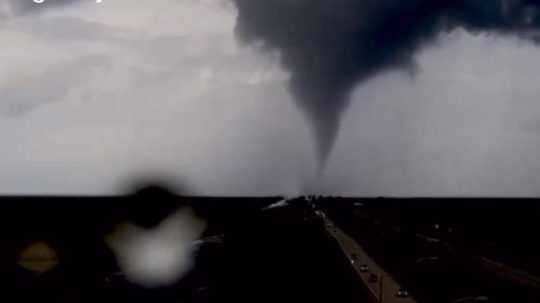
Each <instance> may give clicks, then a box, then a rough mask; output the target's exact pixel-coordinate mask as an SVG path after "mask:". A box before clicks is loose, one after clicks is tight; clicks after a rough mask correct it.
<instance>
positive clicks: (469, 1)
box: [233, 0, 540, 162]
mask: <svg viewBox="0 0 540 303" xmlns="http://www.w3.org/2000/svg"><path fill="white" fill-rule="evenodd" d="M233 1H234V2H235V3H236V6H237V8H238V11H239V16H238V21H237V22H238V23H237V34H238V36H239V37H240V38H241V40H242V41H245V42H259V41H262V42H263V43H264V45H265V47H268V48H271V49H278V50H279V51H280V52H281V55H282V62H283V65H284V66H286V68H288V69H289V70H290V71H291V73H292V78H291V82H290V88H291V91H292V93H293V95H294V96H295V98H296V101H297V103H298V105H299V106H300V108H301V109H302V110H303V111H304V112H305V113H306V115H307V117H308V119H309V120H310V121H311V123H312V125H313V128H314V131H315V133H316V137H317V144H318V148H319V155H320V159H321V161H323V162H324V160H325V159H326V157H327V156H328V154H329V152H330V150H331V148H332V145H333V143H334V140H335V138H336V135H337V130H338V128H339V124H340V118H341V115H342V113H343V111H344V109H345V108H346V107H347V103H348V99H349V94H350V92H351V90H352V89H353V87H354V86H355V85H357V84H358V83H361V81H362V80H365V79H367V78H370V77H372V76H374V75H375V74H376V73H379V72H381V71H384V70H387V69H405V70H409V71H414V66H415V62H414V55H415V53H416V51H417V50H419V49H420V48H421V47H422V46H424V45H426V44H428V43H430V42H432V41H434V39H435V38H436V37H437V35H438V34H439V33H441V32H444V31H449V30H452V29H455V28H457V27H461V28H464V29H466V30H467V31H470V32H473V33H476V32H490V33H495V34H504V35H506V34H509V35H516V36H519V37H523V38H527V39H530V40H536V39H537V38H538V36H537V35H536V30H538V28H539V27H540V14H539V12H540V11H539V8H540V1H538V0H261V1H256V0H233Z"/></svg>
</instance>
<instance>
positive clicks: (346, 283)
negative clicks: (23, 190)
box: [0, 190, 540, 303]
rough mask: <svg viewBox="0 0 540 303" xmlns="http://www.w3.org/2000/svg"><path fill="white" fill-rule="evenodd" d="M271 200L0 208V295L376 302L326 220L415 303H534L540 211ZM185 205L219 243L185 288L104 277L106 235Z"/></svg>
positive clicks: (537, 206)
mask: <svg viewBox="0 0 540 303" xmlns="http://www.w3.org/2000/svg"><path fill="white" fill-rule="evenodd" d="M279 200H280V199H279V198H265V199H254V198H180V197H175V196H171V195H169V194H168V193H166V192H162V191H159V190H151V191H146V192H145V191H143V192H140V193H138V194H136V195H133V196H128V197H114V198H112V197H110V198H73V197H72V198H69V197H66V198H50V197H49V198H38V197H31V198H0V233H1V237H0V247H1V250H0V283H1V285H2V287H1V289H2V290H3V294H4V295H5V296H6V299H5V300H8V299H7V298H8V297H7V296H9V295H12V296H14V297H13V299H10V300H16V301H17V302H36V301H39V302H92V303H94V302H104V301H105V302H130V303H133V302H145V303H146V302H156V303H160V302H223V301H233V302H360V303H363V302H372V301H371V299H372V297H370V296H369V295H368V294H367V293H366V290H365V288H364V286H363V284H362V283H361V282H360V279H359V278H358V277H357V276H356V273H355V272H354V271H353V269H352V267H351V266H350V261H349V260H348V259H347V257H349V256H346V255H344V253H343V252H342V251H341V250H340V248H339V246H338V244H337V243H336V242H335V239H333V238H332V237H331V236H329V234H328V232H327V231H326V230H325V226H324V224H323V221H322V220H321V218H320V217H318V216H317V214H316V212H315V210H322V211H323V212H324V213H325V214H327V215H328V216H329V217H330V218H331V219H332V221H334V222H335V223H336V224H337V225H338V226H339V227H340V228H341V229H342V230H343V231H345V232H346V233H347V234H349V235H350V236H352V237H353V238H354V239H355V240H356V241H357V242H358V243H359V244H360V245H361V246H362V247H363V248H364V249H365V250H366V251H367V252H368V254H369V255H370V256H371V258H372V259H374V260H375V261H376V262H377V263H379V264H380V265H381V266H383V267H384V269H385V270H386V271H387V272H388V273H390V274H391V275H392V276H393V278H394V279H395V280H397V282H399V284H400V285H403V286H405V287H406V288H407V289H408V290H409V291H410V292H411V294H412V295H413V297H414V298H415V299H416V301H417V302H425V303H451V302H461V303H467V302H511V303H513V302H516V303H519V302H525V303H528V302H540V291H539V289H540V279H539V278H537V277H539V276H540V257H539V256H540V241H539V240H538V237H537V231H539V230H540V201H537V200H493V199H490V200H463V199H461V200H455V199H454V200H447V199H446V200H445V199H429V200H424V199H420V200H419V199H416V200H414V199H338V198H320V199H304V198H300V199H295V200H293V201H290V202H289V203H288V205H287V206H285V207H281V208H273V209H270V210H266V211H262V209H263V208H264V207H265V206H267V205H270V204H272V203H275V202H277V201H279ZM185 205H189V206H191V207H192V208H194V209H195V211H196V213H197V214H198V215H199V216H200V217H202V218H204V219H205V220H206V221H207V222H208V229H207V230H206V232H205V235H204V237H212V236H218V238H219V239H220V241H217V242H210V243H206V244H203V245H202V246H201V248H200V250H199V251H198V253H197V256H196V262H195V263H196V266H195V268H194V269H193V270H192V271H191V272H190V273H189V274H188V275H187V276H186V277H185V278H184V279H182V280H181V281H179V282H178V283H176V284H175V285H173V286H171V287H166V288H157V289H145V288H142V287H139V286H135V285H133V284H130V283H129V282H127V281H126V280H125V279H123V278H122V276H115V275H112V274H114V273H117V272H118V271H119V269H118V266H117V264H116V261H115V258H114V256H113V254H112V252H111V251H110V250H109V249H108V248H107V246H106V245H105V242H104V241H103V239H104V235H105V234H107V233H109V232H110V231H111V230H112V228H113V227H114V226H115V225H116V224H118V223H120V222H123V221H129V222H132V223H135V224H137V225H139V226H143V227H152V226H155V225H156V224H157V223H158V222H160V220H162V219H163V218H164V217H166V216H167V215H168V214H170V213H172V212H174V211H175V210H176V209H178V207H181V206H185ZM37 241H43V242H46V243H48V244H49V245H50V246H51V247H53V248H54V249H55V250H56V251H57V253H58V255H59V256H58V259H59V262H60V263H59V265H58V266H57V267H56V268H55V269H54V270H52V271H50V272H47V273H45V274H43V275H36V274H32V273H30V272H28V271H26V270H24V269H22V268H20V267H18V266H17V265H16V260H17V256H18V254H19V253H20V251H21V249H22V248H23V247H25V246H27V245H28V244H30V243H33V242H37ZM111 277H112V278H111ZM464 298H470V299H469V300H465V299H464ZM474 298H476V301H474Z"/></svg>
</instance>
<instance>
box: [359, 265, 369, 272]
mask: <svg viewBox="0 0 540 303" xmlns="http://www.w3.org/2000/svg"><path fill="white" fill-rule="evenodd" d="M359 269H360V271H361V272H367V271H368V270H369V267H368V266H367V264H362V265H360V268H359Z"/></svg>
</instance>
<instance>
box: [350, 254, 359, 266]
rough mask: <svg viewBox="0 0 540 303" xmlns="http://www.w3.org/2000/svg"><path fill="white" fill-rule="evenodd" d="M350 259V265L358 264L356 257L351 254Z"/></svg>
mask: <svg viewBox="0 0 540 303" xmlns="http://www.w3.org/2000/svg"><path fill="white" fill-rule="evenodd" d="M350 259H351V263H353V264H354V263H356V262H358V255H357V254H354V253H353V254H351V258H350Z"/></svg>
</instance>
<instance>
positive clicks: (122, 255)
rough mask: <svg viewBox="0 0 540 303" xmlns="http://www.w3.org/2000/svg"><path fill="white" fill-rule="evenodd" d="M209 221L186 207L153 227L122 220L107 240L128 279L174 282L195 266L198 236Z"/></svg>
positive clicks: (156, 283) (154, 283) (157, 283)
mask: <svg viewBox="0 0 540 303" xmlns="http://www.w3.org/2000/svg"><path fill="white" fill-rule="evenodd" d="M205 227H206V223H205V222H204V221H203V220H201V219H199V218H198V217H196V216H195V215H194V214H193V212H192V210H191V209H189V208H183V209H180V210H178V211H177V212H176V213H174V214H172V215H171V216H169V217H168V218H166V219H165V220H164V221H163V222H161V223H160V224H159V226H157V227H156V228H154V229H144V228H141V227H138V226H135V225H132V224H129V223H127V224H122V225H120V226H119V228H118V229H117V230H116V231H115V232H114V233H113V234H111V235H109V236H107V238H106V241H107V243H108V244H109V246H110V247H111V249H112V250H113V251H114V253H115V255H116V258H117V260H118V264H119V266H120V269H121V270H122V272H123V273H124V274H125V275H126V277H127V279H128V280H129V281H131V282H132V283H135V284H139V285H142V286H145V287H160V286H167V285H171V284H173V283H175V282H177V281H178V280H180V279H181V278H182V276H184V275H185V274H186V273H187V272H188V271H189V270H190V269H191V268H192V266H193V254H194V252H195V249H196V247H197V246H196V245H194V244H193V242H194V241H195V240H197V239H198V238H199V237H200V236H201V234H202V232H203V231H204V229H205Z"/></svg>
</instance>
